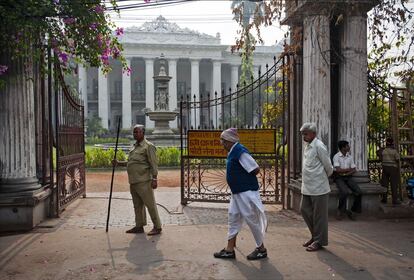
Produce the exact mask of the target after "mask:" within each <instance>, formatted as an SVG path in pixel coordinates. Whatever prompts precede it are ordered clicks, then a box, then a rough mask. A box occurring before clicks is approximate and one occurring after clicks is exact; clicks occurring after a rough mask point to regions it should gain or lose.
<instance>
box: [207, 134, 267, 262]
mask: <svg viewBox="0 0 414 280" xmlns="http://www.w3.org/2000/svg"><path fill="white" fill-rule="evenodd" d="M220 141H221V144H222V145H223V147H224V149H226V151H228V154H227V163H226V179H227V184H228V185H229V187H230V190H231V193H232V194H231V200H230V206H229V213H228V219H229V221H228V224H229V231H228V236H227V247H226V248H224V249H223V250H221V251H219V252H216V253H214V257H216V258H223V259H234V258H235V257H236V253H235V251H234V247H235V246H236V238H237V234H238V233H239V231H240V230H241V227H242V224H243V220H245V221H246V223H247V225H248V226H249V227H250V230H251V231H252V233H253V237H254V239H255V241H256V249H255V250H254V251H253V252H252V253H251V254H249V255H248V256H247V259H248V260H257V259H263V258H266V257H267V250H266V248H265V247H264V244H263V240H264V233H265V231H266V227H267V219H266V215H265V212H264V207H263V204H262V201H261V199H260V194H259V183H258V181H257V177H256V175H257V174H258V173H259V171H260V168H259V165H258V164H257V162H256V161H255V160H254V159H253V157H252V156H251V155H250V153H249V151H248V150H247V149H246V148H245V147H244V146H243V145H242V144H240V143H239V141H240V139H239V135H238V134H237V129H235V128H229V129H227V130H224V131H223V132H222V133H221V135H220Z"/></svg>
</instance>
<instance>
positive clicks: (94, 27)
mask: <svg viewBox="0 0 414 280" xmlns="http://www.w3.org/2000/svg"><path fill="white" fill-rule="evenodd" d="M89 27H90V28H91V29H92V30H96V28H97V27H98V24H97V23H95V22H94V23H91V24H90V25H89Z"/></svg>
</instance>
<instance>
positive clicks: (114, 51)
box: [112, 47, 121, 58]
mask: <svg viewBox="0 0 414 280" xmlns="http://www.w3.org/2000/svg"><path fill="white" fill-rule="evenodd" d="M120 54H121V52H120V51H119V49H118V48H116V47H115V48H114V49H113V50H112V56H113V57H114V58H118V57H119V55H120Z"/></svg>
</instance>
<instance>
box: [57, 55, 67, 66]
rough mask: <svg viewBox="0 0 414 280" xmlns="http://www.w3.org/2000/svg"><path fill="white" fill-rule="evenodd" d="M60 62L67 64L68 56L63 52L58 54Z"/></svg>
mask: <svg viewBox="0 0 414 280" xmlns="http://www.w3.org/2000/svg"><path fill="white" fill-rule="evenodd" d="M58 56H59V59H60V61H62V63H63V64H66V63H67V62H68V54H67V53H64V52H60V53H59V54H58Z"/></svg>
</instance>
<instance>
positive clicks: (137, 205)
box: [129, 181, 161, 229]
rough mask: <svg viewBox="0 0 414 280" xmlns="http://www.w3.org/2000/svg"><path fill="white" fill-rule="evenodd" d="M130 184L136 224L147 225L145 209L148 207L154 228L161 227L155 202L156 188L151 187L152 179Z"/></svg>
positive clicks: (139, 225)
mask: <svg viewBox="0 0 414 280" xmlns="http://www.w3.org/2000/svg"><path fill="white" fill-rule="evenodd" d="M129 186H130V191H131V195H132V202H133V203H134V210H135V224H136V226H137V227H143V226H145V225H147V213H146V211H145V207H147V209H148V213H149V215H150V217H151V220H152V223H153V224H154V228H157V229H160V228H161V220H160V216H159V215H158V209H157V204H156V203H155V197H154V190H153V189H152V187H151V181H146V182H142V183H136V184H131V185H129Z"/></svg>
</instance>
